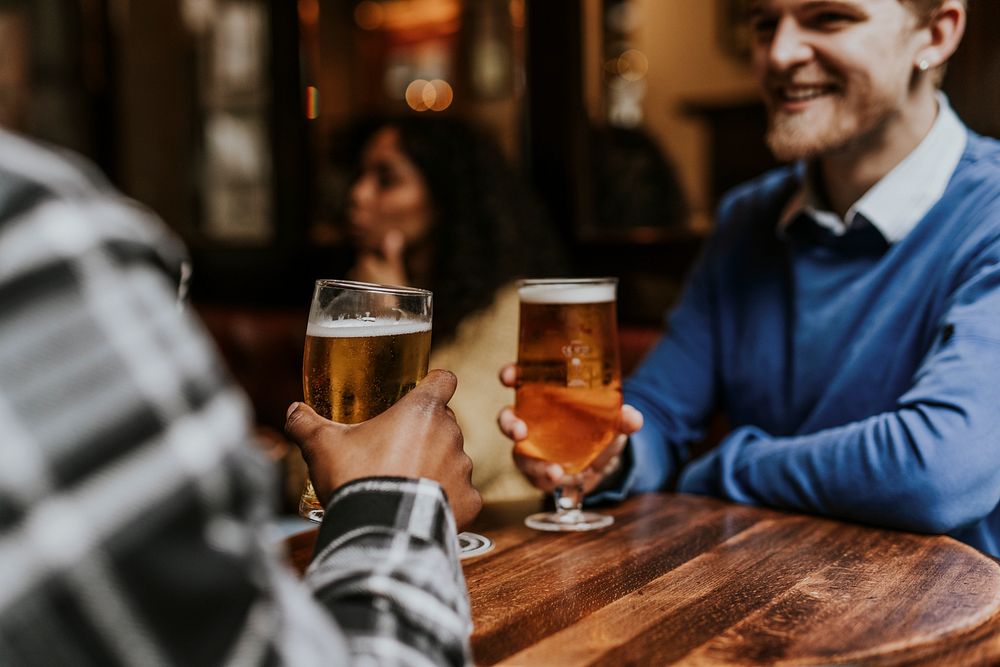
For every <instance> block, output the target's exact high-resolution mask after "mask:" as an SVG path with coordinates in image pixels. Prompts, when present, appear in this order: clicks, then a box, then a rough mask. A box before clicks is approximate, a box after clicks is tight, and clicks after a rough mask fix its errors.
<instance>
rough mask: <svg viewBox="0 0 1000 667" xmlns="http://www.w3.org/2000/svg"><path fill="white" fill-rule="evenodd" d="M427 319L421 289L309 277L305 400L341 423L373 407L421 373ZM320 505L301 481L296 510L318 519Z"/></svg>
mask: <svg viewBox="0 0 1000 667" xmlns="http://www.w3.org/2000/svg"><path fill="white" fill-rule="evenodd" d="M431 318H432V295H431V293H430V292H429V291H427V290H421V289H414V288H409V287H390V286H387V285H374V284H371V283H360V282H353V281H348V280H317V281H316V286H315V288H314V290H313V296H312V303H311V305H310V307H309V321H308V324H307V326H306V343H305V351H304V353H303V358H302V390H303V393H304V395H305V402H306V403H308V404H309V406H310V407H312V408H313V410H315V411H316V412H317V413H318V414H320V415H322V416H323V417H326V418H327V419H331V420H333V421H335V422H340V423H342V424H357V423H360V422H363V421H366V420H368V419H371V418H372V417H375V416H376V415H379V414H381V413H382V412H384V411H385V410H387V409H388V408H389V407H390V406H391V405H392V404H393V403H395V402H396V401H398V400H399V399H400V398H402V397H403V396H405V395H406V394H407V392H409V391H410V390H411V389H413V387H415V386H416V384H417V382H419V381H420V379H421V378H423V377H424V376H425V375H426V374H427V363H428V359H429V357H430V347H431ZM323 511H324V510H323V506H322V505H320V503H319V500H318V499H317V498H316V493H315V490H314V489H313V485H312V482H311V481H309V480H306V488H305V490H304V491H303V493H302V498H301V499H300V501H299V514H301V515H302V516H304V517H306V518H308V519H312V520H313V521H316V522H319V521H322V520H323ZM483 539H485V538H483Z"/></svg>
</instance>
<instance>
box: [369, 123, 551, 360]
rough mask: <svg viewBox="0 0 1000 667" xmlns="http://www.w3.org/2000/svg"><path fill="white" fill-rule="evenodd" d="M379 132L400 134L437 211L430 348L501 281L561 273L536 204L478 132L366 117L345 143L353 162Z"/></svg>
mask: <svg viewBox="0 0 1000 667" xmlns="http://www.w3.org/2000/svg"><path fill="white" fill-rule="evenodd" d="M384 127H394V128H396V129H397V130H398V131H399V137H400V148H401V150H402V151H403V153H405V154H406V156H407V157H408V158H409V159H410V160H411V161H412V162H413V164H414V165H415V166H416V167H417V169H418V170H419V171H420V173H421V174H422V176H423V178H424V182H425V183H426V185H427V190H428V192H429V194H430V199H431V203H432V207H433V210H434V214H435V219H434V222H433V226H432V229H431V232H430V239H429V241H430V243H431V247H432V249H433V250H432V252H433V266H432V269H431V271H432V274H431V276H430V284H429V288H430V289H431V290H432V291H433V292H434V340H435V343H440V342H444V341H447V340H449V339H451V338H452V337H453V336H454V334H455V330H456V329H457V327H458V324H459V322H461V320H462V319H463V318H465V317H467V316H468V315H470V314H472V313H474V312H476V311H478V310H480V309H482V308H485V307H486V306H488V305H489V304H490V303H491V302H492V301H493V297H494V294H495V293H496V291H497V289H498V288H500V287H501V286H503V285H504V284H507V283H509V282H510V281H512V280H515V279H517V278H523V277H538V276H541V277H546V276H556V275H564V274H565V270H566V256H565V253H564V250H563V248H562V245H561V243H560V242H559V239H558V237H557V235H556V233H555V232H554V230H553V228H552V226H551V225H550V223H549V221H548V218H547V217H546V215H545V214H544V213H543V212H542V208H541V205H540V203H539V202H538V201H537V200H536V198H535V197H534V195H533V193H532V192H531V191H530V190H529V188H528V187H527V185H526V184H525V182H524V181H523V180H522V178H521V175H520V174H519V173H518V172H516V171H515V170H514V169H513V167H512V166H511V165H510V163H509V162H508V161H507V159H506V158H505V157H504V155H503V154H502V153H501V151H500V150H499V148H498V147H497V145H496V143H495V142H494V141H493V140H492V139H491V138H490V137H489V136H488V135H487V134H486V133H485V132H484V131H482V130H480V129H478V128H476V127H473V126H472V125H470V124H468V123H466V122H464V121H462V120H460V119H457V118H454V117H443V116H400V117H388V118H376V119H368V120H365V121H362V122H361V123H359V124H358V125H357V126H356V127H355V128H354V132H353V137H352V140H351V141H350V142H349V143H350V146H351V149H350V150H351V153H353V155H354V156H355V159H354V163H355V164H357V155H359V154H360V151H361V148H362V147H363V146H364V145H365V143H366V142H367V140H368V139H369V138H370V137H371V136H372V135H373V134H374V133H375V132H377V131H378V130H380V129H381V128H384Z"/></svg>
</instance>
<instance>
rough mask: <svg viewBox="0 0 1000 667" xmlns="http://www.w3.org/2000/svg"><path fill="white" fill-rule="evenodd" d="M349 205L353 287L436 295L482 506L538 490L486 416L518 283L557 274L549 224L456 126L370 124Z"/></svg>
mask: <svg viewBox="0 0 1000 667" xmlns="http://www.w3.org/2000/svg"><path fill="white" fill-rule="evenodd" d="M360 136H361V141H360V142H359V145H361V150H360V157H359V161H358V164H359V171H358V173H357V177H356V179H355V181H354V183H353V185H352V187H351V190H350V194H349V197H348V216H347V217H348V228H349V233H350V235H351V238H352V240H353V243H354V247H355V250H356V260H355V263H354V266H353V267H352V269H351V270H350V272H349V277H350V278H352V279H354V280H363V281H367V282H377V283H386V284H397V285H410V286H415V287H423V288H426V289H430V290H432V291H433V292H434V334H433V341H434V342H433V348H432V352H431V361H430V363H431V367H432V368H447V369H449V370H451V371H453V372H454V373H455V374H456V375H457V376H458V379H459V383H458V391H457V393H456V394H455V397H454V398H453V399H452V401H451V403H450V405H451V407H452V408H453V409H454V411H455V413H456V415H457V417H458V421H459V423H460V424H461V427H462V431H463V432H464V434H465V448H466V451H467V452H468V453H469V455H470V456H471V457H472V460H473V462H474V463H475V468H474V470H473V482H474V483H475V485H476V487H477V488H479V490H480V491H481V492H482V494H483V496H484V498H485V499H486V500H493V501H496V500H512V499H518V498H524V497H528V496H536V495H537V494H538V492H537V490H535V489H534V488H533V487H532V486H530V485H529V484H528V483H527V482H526V481H525V480H524V479H523V478H522V477H521V475H520V473H519V472H518V471H517V469H516V468H515V467H514V464H513V462H512V459H511V444H510V441H509V440H507V439H506V438H505V437H504V436H503V435H502V434H501V433H500V432H499V430H498V429H497V427H496V424H495V422H494V418H493V415H495V414H496V413H497V410H498V408H499V407H501V406H503V405H507V404H509V403H511V402H512V398H513V396H512V395H511V393H510V390H509V389H505V388H503V387H502V386H501V385H500V383H499V382H498V381H497V377H496V374H497V369H498V368H500V367H501V366H502V365H504V364H505V363H508V362H509V361H510V360H511V359H513V358H515V355H516V352H517V318H518V299H517V290H516V288H515V286H514V281H515V280H516V279H517V278H521V277H529V276H551V275H560V274H564V271H565V266H564V255H563V252H562V249H561V248H560V246H559V244H558V242H557V239H556V236H555V234H554V233H553V231H552V229H551V228H550V227H549V225H548V223H547V220H546V219H545V217H544V216H543V215H542V214H541V212H540V209H539V207H538V205H537V203H536V202H535V200H534V199H533V197H532V196H531V194H530V193H529V191H528V189H527V188H526V186H525V185H524V183H523V182H522V181H521V180H520V178H519V177H518V175H517V174H516V173H515V172H514V170H513V169H512V168H511V167H510V165H509V164H508V162H507V161H506V159H505V158H504V156H503V155H502V154H501V153H500V151H499V150H498V148H497V147H496V145H495V144H494V143H493V142H492V141H491V140H490V139H489V138H488V137H487V136H486V135H485V134H483V133H482V132H481V131H479V130H477V129H475V128H472V127H471V126H469V125H467V124H465V123H463V122H461V121H459V120H456V119H454V118H443V117H424V116H408V117H402V118H397V119H390V120H381V121H373V122H369V123H367V124H366V125H365V126H364V127H363V128H362V129H361V132H360Z"/></svg>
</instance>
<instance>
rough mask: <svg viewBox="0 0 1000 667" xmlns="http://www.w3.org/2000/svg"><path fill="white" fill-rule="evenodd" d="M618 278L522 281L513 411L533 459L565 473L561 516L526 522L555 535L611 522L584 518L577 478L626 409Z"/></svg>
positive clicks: (524, 449) (523, 449)
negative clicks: (620, 356)
mask: <svg viewBox="0 0 1000 667" xmlns="http://www.w3.org/2000/svg"><path fill="white" fill-rule="evenodd" d="M617 283H618V281H617V279H615V278H588V279H575V280H570V279H567V280H556V279H553V280H524V281H521V283H520V284H519V288H518V293H519V296H520V302H521V315H520V330H519V334H518V352H517V365H518V381H517V388H516V395H515V406H514V410H515V412H516V413H517V416H518V417H519V418H520V419H521V420H522V421H524V422H525V424H527V427H528V436H527V438H525V439H524V440H521V441H520V442H518V443H517V445H516V447H517V450H518V451H519V452H520V453H522V454H525V455H527V456H531V457H534V458H537V459H541V460H543V461H548V462H551V463H558V464H559V465H561V466H562V468H563V470H564V471H565V472H566V478H565V479H564V482H563V484H562V485H561V486H560V487H559V488H557V489H556V492H555V500H556V511H555V512H550V513H545V512H543V513H540V514H533V515H531V516H529V517H528V518H527V519H526V520H525V523H526V524H527V525H528V526H530V527H531V528H536V529H538V530H551V531H582V530H595V529H597V528H603V527H605V526H608V525H610V524H611V523H612V522H613V521H614V519H613V517H611V516H606V515H603V514H597V513H595V512H584V511H583V509H582V505H583V489H582V487H581V483H580V481H579V476H578V473H581V472H582V471H584V470H585V469H586V468H587V467H588V466H589V465H590V464H591V463H592V462H593V461H594V459H595V458H597V456H598V455H599V454H600V453H601V452H602V451H603V450H604V449H605V448H606V447H607V446H608V445H609V444H611V441H612V440H613V439H614V437H615V435H616V434H617V431H618V422H619V418H620V413H621V406H622V394H621V373H620V371H619V362H618V325H617V315H616V312H615V288H616V287H617Z"/></svg>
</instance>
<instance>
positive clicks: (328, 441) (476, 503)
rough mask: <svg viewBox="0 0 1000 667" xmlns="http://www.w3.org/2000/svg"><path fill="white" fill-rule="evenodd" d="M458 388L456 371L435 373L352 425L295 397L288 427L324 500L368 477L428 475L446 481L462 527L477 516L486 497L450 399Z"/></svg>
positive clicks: (443, 483) (319, 494)
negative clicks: (464, 446)
mask: <svg viewBox="0 0 1000 667" xmlns="http://www.w3.org/2000/svg"><path fill="white" fill-rule="evenodd" d="M456 386H457V380H456V379H455V376H454V375H453V374H451V373H449V372H448V371H441V370H435V371H431V372H430V373H428V374H427V377H425V378H424V379H423V380H421V381H420V383H419V384H418V385H417V386H416V387H415V388H414V389H413V390H412V391H411V392H410V393H409V394H407V395H406V396H404V397H403V398H401V399H400V400H399V401H398V402H397V403H396V404H395V405H393V406H392V407H391V408H389V409H388V410H386V411H385V412H383V413H382V414H380V415H378V416H377V417H374V418H372V419H369V420H368V421H366V422H362V423H360V424H353V425H346V424H338V423H336V422H332V421H330V420H329V419H324V418H323V417H320V416H319V415H317V414H316V413H315V412H314V411H313V410H312V408H310V407H309V406H308V405H306V404H305V403H293V404H292V405H291V407H290V408H289V411H288V419H287V421H286V422H285V432H286V433H288V436H289V437H290V438H291V439H292V440H293V441H294V442H295V443H296V444H298V446H299V448H300V449H301V450H302V456H303V458H304V459H305V460H306V464H307V465H308V466H309V477H310V478H311V479H312V481H313V486H314V487H315V488H316V496H317V497H318V498H319V500H320V502H321V503H323V505H324V506H326V503H327V501H328V500H329V499H330V496H331V495H332V494H333V492H334V490H335V489H337V488H338V487H340V486H342V485H344V484H346V483H348V482H350V481H353V480H356V479H360V478H363V477H408V478H416V477H426V478H428V479H432V480H434V481H435V482H437V483H438V484H440V485H441V486H442V487H444V490H445V493H446V494H448V502H449V504H450V505H451V510H452V512H454V514H455V522H456V523H457V524H458V526H459V527H461V526H465V525H466V524H468V523H469V522H470V521H472V519H474V518H475V516H476V515H477V514H478V513H479V510H480V508H481V507H482V504H483V502H482V498H480V496H479V492H478V491H477V490H476V489H475V488H474V487H473V486H472V460H471V459H470V458H469V457H468V455H466V453H465V451H464V450H463V449H462V444H463V438H462V431H461V429H459V427H458V422H457V421H455V414H454V413H453V412H452V411H451V408H449V407H448V405H447V404H448V401H449V400H450V399H451V397H452V395H453V394H454V393H455V387H456Z"/></svg>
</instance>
